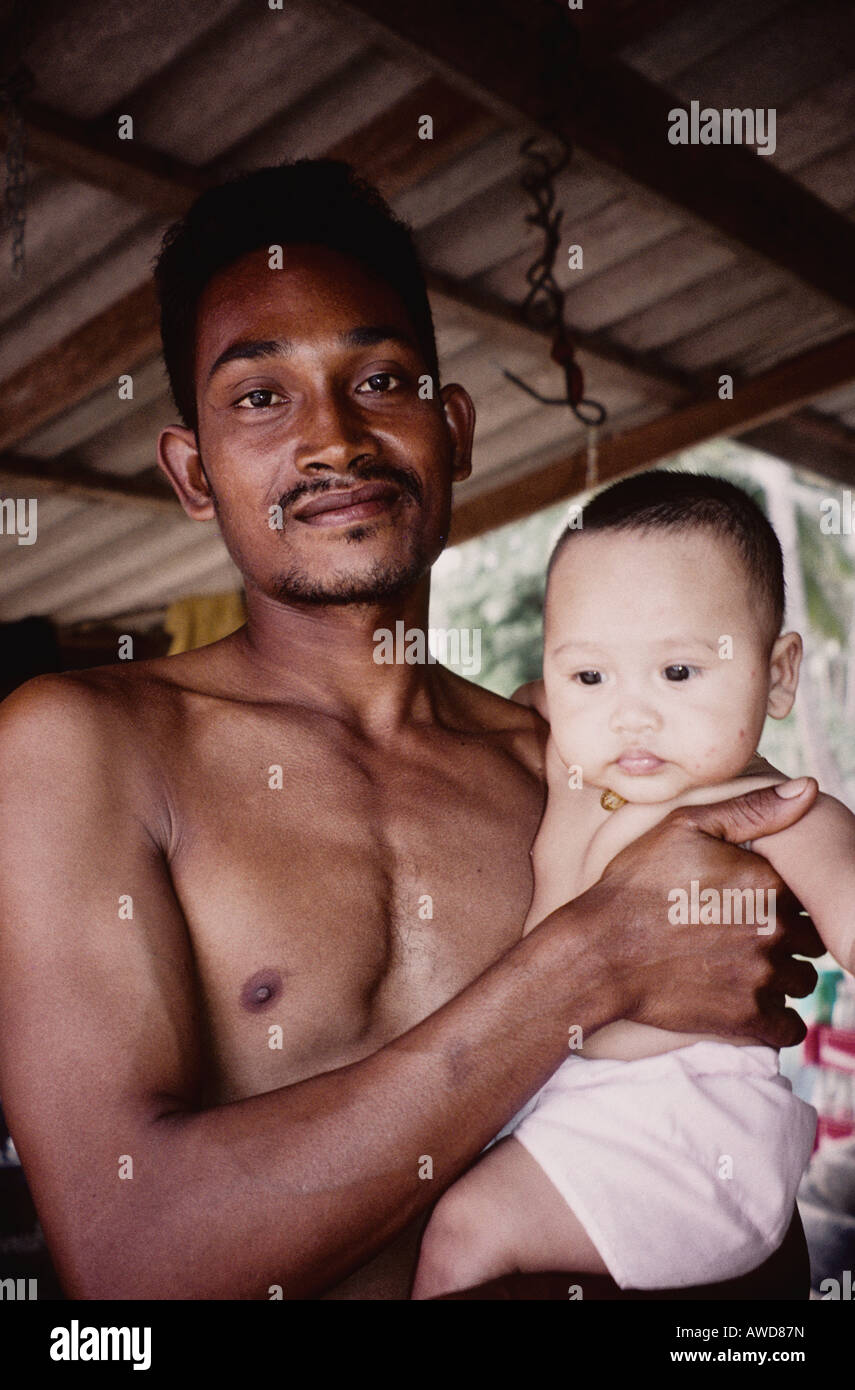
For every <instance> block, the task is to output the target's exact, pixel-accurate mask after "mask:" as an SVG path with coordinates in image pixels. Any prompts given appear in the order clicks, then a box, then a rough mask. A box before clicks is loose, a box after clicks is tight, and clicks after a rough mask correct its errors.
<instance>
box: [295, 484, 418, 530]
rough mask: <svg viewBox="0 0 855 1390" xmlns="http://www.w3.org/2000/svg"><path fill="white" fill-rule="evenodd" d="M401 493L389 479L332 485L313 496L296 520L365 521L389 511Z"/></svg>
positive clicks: (312, 522)
mask: <svg viewBox="0 0 855 1390" xmlns="http://www.w3.org/2000/svg"><path fill="white" fill-rule="evenodd" d="M399 496H400V489H399V488H397V487H396V486H395V485H394V483H386V482H377V483H364V484H363V485H362V486H361V487H354V488H347V489H344V488H332V489H330V490H328V491H326V492H321V493H319V494H318V495H317V496H316V497H311V498H310V499H309V501H308V502H307V503H306V504H305V506H303V507H301V508H300V509H299V510H298V511H295V512H294V520H295V521H306V522H308V523H309V524H310V525H312V526H342V525H344V524H346V523H347V522H349V521H364V520H365V519H366V518H367V517H371V516H377V515H379V513H380V512H383V511H385V510H386V508H387V507H388V506H389V504H390V503H391V502H393V501H396V500H397V498H398V497H399Z"/></svg>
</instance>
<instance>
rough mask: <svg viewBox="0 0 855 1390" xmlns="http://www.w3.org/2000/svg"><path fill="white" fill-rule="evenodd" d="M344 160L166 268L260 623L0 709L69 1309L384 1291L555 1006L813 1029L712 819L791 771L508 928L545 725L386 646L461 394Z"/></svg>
mask: <svg viewBox="0 0 855 1390" xmlns="http://www.w3.org/2000/svg"><path fill="white" fill-rule="evenodd" d="M347 172H348V171H347V170H346V168H345V167H344V166H340V165H329V164H327V163H323V162H319V163H314V162H302V163H300V164H298V165H297V166H292V167H291V168H284V169H281V170H271V171H262V172H260V173H257V174H255V175H251V176H249V177H248V179H247V180H246V181H245V182H244V183H242V184H238V185H236V186H235V187H232V188H228V187H227V188H225V189H220V190H215V191H214V192H213V193H211V194H207V195H205V196H204V198H203V199H202V200H200V202H199V203H197V205H196V207H195V209H194V211H193V212H192V213H191V214H190V217H189V221H188V223H187V226H186V227H185V229H184V231H183V232H182V233H181V234H180V235H179V236H178V237H177V238H175V239H173V241H172V244H171V247H170V249H169V250H168V251H167V252H166V254H165V256H164V258H163V260H162V262H161V268H160V271H159V284H160V289H161V296H162V299H163V302H164V339H165V355H166V359H167V364H168V366H169V369H170V373H171V377H172V381H173V390H174V392H175V395H176V399H177V403H178V405H179V409H180V410H181V412H182V414H183V417H184V420H185V425H184V426H177V425H176V426H172V427H170V428H169V429H167V430H165V431H164V433H163V434H162V436H161V439H160V446H159V448H160V462H161V465H162V467H163V468H164V470H165V471H166V473H167V474H168V475H169V477H170V478H171V480H172V483H173V485H174V487H175V490H176V492H177V494H178V496H179V498H180V500H181V502H182V505H183V506H184V508H185V510H186V512H187V513H188V514H189V515H190V516H191V517H194V518H198V519H200V520H203V519H208V518H211V517H213V516H214V515H216V517H217V520H218V522H219V525H220V528H221V530H222V533H223V536H224V538H225V541H226V544H227V545H228V547H229V550H230V553H231V554H232V556H233V557H234V559H235V561H236V563H237V564H238V566H239V568H240V570H241V572H242V574H243V576H244V580H245V584H246V594H247V604H248V614H249V617H248V622H247V625H246V627H244V628H243V629H241V630H240V631H239V632H237V633H235V634H234V635H233V636H231V637H229V638H227V639H226V640H224V641H222V642H218V643H216V644H214V645H213V646H210V647H207V648H205V649H203V650H200V651H194V652H190V653H187V654H185V655H182V656H176V657H172V658H166V659H161V660H156V661H147V662H140V663H138V664H136V665H132V666H125V665H117V666H115V667H104V668H100V669H98V670H94V671H89V672H86V673H75V674H68V675H63V676H49V677H41V678H39V679H37V680H35V681H32V682H30V683H28V684H27V685H25V686H24V687H23V688H22V689H21V690H19V691H18V692H16V693H15V694H14V695H12V696H11V697H10V698H9V699H8V700H7V701H6V702H5V703H4V704H3V706H2V707H0V758H2V762H3V767H4V785H3V816H2V825H0V884H2V889H0V892H2V900H1V901H0V913H2V915H0V1009H2V1018H3V1025H2V1030H0V1094H2V1097H3V1104H4V1109H5V1111H6V1114H7V1118H8V1121H9V1125H10V1129H11V1131H12V1133H13V1135H14V1137H15V1142H16V1145H17V1147H18V1150H19V1153H20V1155H21V1158H22V1161H23V1163H24V1167H25V1169H26V1172H27V1176H28V1179H29V1182H30V1185H31V1188H32V1191H33V1195H34V1198H35V1201H36V1205H37V1208H38V1211H39V1215H40V1218H41V1221H42V1224H43V1227H44V1230H45V1234H46V1237H47V1240H48V1243H49V1245H50V1248H51V1251H52V1254H53V1256H54V1259H55V1262H56V1265H57V1269H58V1272H59V1274H60V1277H61V1279H62V1281H63V1283H64V1286H65V1288H66V1290H67V1292H68V1293H69V1295H70V1296H72V1297H77V1298H116V1297H118V1298H152V1297H153V1298H196V1299H210V1298H230V1297H238V1298H257V1299H266V1298H268V1297H270V1296H271V1291H272V1290H274V1289H275V1288H276V1287H277V1286H278V1287H280V1288H281V1289H282V1290H283V1291H284V1296H285V1297H286V1298H288V1297H290V1298H295V1297H296V1298H300V1297H316V1296H321V1295H325V1296H329V1297H338V1298H406V1297H407V1296H408V1291H409V1285H410V1279H411V1274H412V1269H413V1266H414V1262H415V1255H416V1249H417V1241H418V1235H419V1231H420V1229H421V1226H422V1224H423V1221H424V1218H425V1217H426V1215H427V1213H428V1211H429V1209H430V1206H431V1205H432V1203H433V1202H434V1201H435V1200H436V1199H437V1198H438V1197H439V1196H440V1194H441V1193H442V1192H443V1191H444V1190H445V1188H446V1187H447V1186H448V1185H449V1184H450V1183H451V1182H452V1181H453V1180H454V1179H455V1178H456V1177H457V1176H458V1175H459V1174H460V1173H461V1172H462V1171H463V1170H464V1169H465V1168H466V1167H467V1166H468V1165H469V1164H471V1163H472V1161H473V1160H474V1159H475V1158H476V1156H477V1155H478V1153H479V1152H480V1150H481V1149H482V1148H483V1147H484V1145H485V1144H487V1142H488V1141H489V1140H490V1139H491V1138H492V1137H493V1136H494V1135H495V1134H496V1133H497V1132H498V1130H499V1129H500V1128H501V1127H502V1125H503V1124H504V1123H505V1122H506V1121H507V1120H508V1119H509V1118H510V1117H511V1116H513V1115H514V1114H515V1112H516V1111H517V1110H518V1109H519V1108H520V1107H521V1106H522V1104H523V1103H524V1102H525V1100H526V1099H527V1098H528V1097H529V1096H530V1095H531V1094H532V1093H533V1092H534V1091H535V1090H536V1089H537V1088H538V1087H540V1086H541V1085H542V1084H543V1083H544V1082H545V1081H546V1079H547V1077H548V1076H549V1075H550V1074H551V1073H552V1072H553V1071H554V1070H555V1068H556V1067H557V1066H558V1064H559V1063H560V1062H561V1061H562V1060H563V1058H564V1056H565V1055H566V1047H567V1036H568V1027H569V1026H570V1025H571V1024H578V1025H581V1027H582V1028H583V1030H584V1033H585V1035H586V1036H588V1035H590V1034H591V1033H592V1032H594V1031H595V1030H596V1029H597V1028H599V1027H601V1026H603V1025H604V1024H607V1023H609V1022H612V1021H613V1020H615V1019H618V1018H628V1019H636V1020H639V1021H642V1022H646V1023H649V1024H652V1025H655V1026H658V1027H664V1028H674V1029H681V1030H686V1031H688V1030H693V1031H698V1032H710V1031H714V1032H716V1033H720V1034H722V1035H728V1034H749V1035H751V1036H756V1037H757V1038H758V1039H759V1040H761V1041H765V1042H768V1043H770V1044H772V1045H777V1046H782V1045H783V1046H786V1045H789V1044H793V1043H795V1042H797V1041H798V1040H799V1039H800V1038H801V1037H802V1036H803V1033H804V1029H803V1026H802V1024H801V1022H800V1020H799V1019H798V1017H797V1015H796V1014H795V1013H794V1012H793V1011H792V1010H787V1009H786V1008H785V1007H784V997H783V996H784V993H785V992H786V993H788V994H790V995H792V996H803V995H806V994H808V993H809V992H810V990H811V989H812V988H813V985H814V982H815V978H816V976H815V972H814V970H813V967H812V966H811V965H809V964H808V963H807V962H804V961H795V960H793V959H792V955H791V954H790V953H791V952H793V951H799V952H801V953H802V954H819V953H820V951H821V949H822V948H821V945H820V943H819V942H818V939H817V938H816V937H815V934H814V933H813V930H812V928H811V927H810V926H809V925H807V924H806V923H805V922H804V920H803V919H801V920H800V919H799V918H798V916H797V912H796V909H795V905H794V904H793V903H792V900H791V899H788V894H787V890H786V888H785V885H783V884H782V882H781V881H780V879H779V878H778V877H777V875H776V874H775V873H774V871H773V870H772V869H771V867H770V866H769V865H768V864H767V863H766V861H765V860H763V859H760V858H758V857H756V856H753V855H750V854H748V853H746V851H745V850H743V849H740V848H737V845H738V844H739V842H742V841H746V840H748V839H750V838H751V837H752V836H757V835H760V834H762V833H770V832H773V831H775V830H780V829H783V828H784V827H786V826H788V825H790V824H792V823H793V821H795V820H797V819H798V818H799V816H801V815H802V814H804V812H805V811H806V810H807V809H808V808H809V806H810V804H811V803H812V801H813V798H814V796H815V792H816V787H815V784H813V783H807V785H806V787H805V788H804V789H803V790H802V791H801V793H800V794H799V795H796V796H795V797H791V798H790V799H783V798H782V797H780V796H779V795H778V791H777V789H767V790H764V791H760V792H756V793H753V794H751V795H750V796H748V797H743V798H741V799H740V800H739V801H733V802H726V803H722V804H719V805H715V806H711V807H692V808H689V809H686V810H683V811H680V812H677V813H675V814H673V815H672V816H670V817H669V818H668V819H667V820H666V821H665V822H663V823H662V824H661V825H659V826H657V827H656V829H655V830H653V831H651V832H650V833H649V834H647V835H645V836H644V837H643V838H642V839H639V840H638V841H636V842H635V843H634V844H633V845H631V846H630V847H629V848H628V849H626V850H625V851H624V852H623V853H622V854H620V855H619V856H618V857H617V858H616V859H615V860H614V861H613V863H612V864H611V865H610V866H609V868H608V869H607V871H606V873H605V875H604V877H603V878H602V879H601V880H600V881H599V882H598V883H597V884H595V885H594V887H593V888H591V889H590V890H589V891H588V892H587V893H585V894H584V895H583V896H582V897H580V898H578V899H576V900H575V901H574V902H573V903H572V904H570V905H569V906H566V907H563V908H561V909H560V910H559V911H557V912H554V913H553V914H552V915H551V916H550V917H548V918H547V919H546V920H545V922H544V923H543V924H542V925H541V926H540V927H537V928H536V929H535V930H534V931H533V932H531V933H530V934H529V936H528V937H527V938H526V939H525V940H521V932H522V925H523V921H524V919H525V916H526V910H527V908H528V905H529V900H530V896H531V888H532V880H531V867H530V860H529V850H530V847H531V844H532V841H533V839H534V835H535V831H536V830H537V826H538V821H539V818H540V814H541V810H542V806H543V801H544V792H545V786H544V773H543V762H542V755H543V743H544V737H545V732H546V729H545V726H544V725H543V724H542V723H541V721H540V720H539V718H538V716H537V715H536V714H535V713H534V712H533V711H531V710H529V709H526V708H523V707H521V706H518V705H515V704H511V703H509V702H508V701H506V700H503V699H500V698H498V697H497V696H494V695H491V694H489V693H487V692H485V691H483V690H481V689H478V688H477V687H475V686H473V685H470V684H468V683H467V682H465V681H463V680H461V679H459V678H458V677H456V676H454V675H453V674H451V673H449V672H448V671H446V670H444V669H443V668H442V667H441V666H439V665H425V666H412V665H397V666H395V665H392V666H390V665H378V664H376V663H375V662H374V660H373V659H372V654H373V651H374V648H375V641H374V636H373V634H374V633H375V631H376V630H377V629H378V628H391V629H393V630H394V624H395V622H396V621H398V620H403V621H404V622H405V623H406V625H407V627H408V628H412V627H423V628H424V627H426V626H427V622H428V589H429V571H430V566H431V564H432V563H433V561H434V560H435V559H436V557H437V555H438V554H439V553H440V551H441V550H442V548H443V545H444V544H445V541H446V538H447V534H448V523H449V513H450V505H451V490H452V483H453V482H454V481H456V480H458V479H461V478H463V477H465V476H466V475H467V473H468V472H469V467H470V449H471V443H472V432H473V426H474V414H473V409H472V404H471V401H470V400H469V397H468V396H467V394H466V392H465V391H464V390H463V389H462V387H460V386H458V385H446V386H444V387H443V388H442V390H441V392H440V391H439V390H437V392H436V393H435V395H434V397H433V398H427V399H425V398H423V397H424V395H425V392H424V391H421V392H420V390H419V380H420V378H421V379H422V381H423V380H424V377H425V376H426V375H432V376H433V377H434V378H435V379H436V380H437V383H438V374H437V369H436V362H435V350H434V347H433V340H432V330H431V326H430V317H429V311H427V309H426V304H427V301H426V298H424V290H423V287H421V284H420V282H419V280H418V272H417V270H414V269H413V267H414V266H415V262H414V261H411V260H410V259H408V257H409V256H410V255H411V253H410V252H408V251H407V247H408V246H409V242H408V239H407V236H406V233H405V232H404V231H403V230H402V229H401V228H400V227H399V226H396V225H395V224H393V223H392V222H391V221H390V220H389V217H388V212H387V210H386V209H385V208H384V207H383V206H382V204H380V203H378V202H377V200H376V199H372V198H371V197H370V196H369V194H368V193H366V191H365V190H364V189H361V188H360V187H359V186H357V185H353V186H351V185H350V184H349V182H348V178H347ZM272 244H281V245H282V246H283V248H284V252H283V257H282V268H281V269H274V268H271V262H275V261H276V256H275V254H271V252H270V251H269V247H270V246H271V245H272ZM384 277H385V278H384ZM197 296H198V304H197V303H196V297H197ZM182 297H183V299H182ZM179 301H182V302H179ZM277 509H281V510H280V511H277ZM277 516H279V519H280V520H281V526H277V525H275V524H271V523H272V522H274V521H275V519H276V518H277ZM278 768H281V777H280V776H279V775H278V773H277V769H278ZM792 789H793V788H792V787H791V788H790V790H792ZM689 872H691V876H692V877H693V878H697V879H699V880H701V881H702V882H703V883H705V884H712V885H722V886H724V885H727V886H729V887H731V888H736V889H740V888H742V887H743V886H745V887H749V886H750V887H763V888H766V889H769V888H774V889H775V890H776V892H777V894H778V900H779V905H780V906H779V914H778V920H779V930H778V932H777V934H776V935H775V937H773V938H768V937H763V936H758V935H757V934H755V933H754V932H753V931H752V929H751V928H745V929H740V928H738V927H727V928H724V929H722V928H716V927H701V926H698V927H693V928H692V929H691V930H690V931H687V930H686V929H685V928H679V927H672V926H669V924H668V921H667V911H666V905H667V894H668V890H669V888H670V887H671V886H672V885H673V884H674V883H675V882H682V881H683V880H684V879H685V878H686V876H687V874H688V873H689ZM425 894H428V895H430V898H431V899H432V916H430V917H428V916H427V915H426V914H425V913H423V912H420V911H419V909H420V906H422V904H423V902H424V895H425ZM129 905H130V906H129ZM131 912H132V915H131ZM699 961H701V962H702V965H699V964H698V962H699ZM698 969H702V970H703V972H704V975H705V979H706V988H705V989H704V990H703V991H698V990H697V988H696V987H695V984H694V980H695V977H696V974H697V971H698ZM280 1044H281V1045H280ZM426 1156H429V1157H430V1159H431V1160H432V1171H433V1176H432V1178H427V1177H426V1176H425V1172H426V1165H425V1163H424V1159H425V1157H426ZM606 1159H607V1155H604V1160H606Z"/></svg>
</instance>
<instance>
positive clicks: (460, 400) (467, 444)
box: [439, 381, 475, 483]
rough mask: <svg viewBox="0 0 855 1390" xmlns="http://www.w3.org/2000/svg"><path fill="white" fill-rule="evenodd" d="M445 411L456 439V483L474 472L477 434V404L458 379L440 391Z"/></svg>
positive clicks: (451, 433)
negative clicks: (474, 439)
mask: <svg viewBox="0 0 855 1390" xmlns="http://www.w3.org/2000/svg"><path fill="white" fill-rule="evenodd" d="M439 396H440V400H441V401H442V408H443V411H444V412H445V423H446V424H447V426H448V430H449V433H450V435H451V438H452V440H453V441H454V458H453V460H452V464H451V476H452V478H453V480H454V482H455V483H460V482H462V481H463V479H464V478H468V477H469V474H470V473H471V472H472V439H473V436H474V434H475V406H474V405H473V404H472V397H471V396H470V395H469V392H468V391H466V390H465V389H464V388H463V387H462V386H459V385H458V384H457V382H456V381H453V382H451V384H450V385H448V386H443V388H442V390H441V391H440V393H439Z"/></svg>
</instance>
